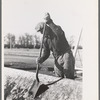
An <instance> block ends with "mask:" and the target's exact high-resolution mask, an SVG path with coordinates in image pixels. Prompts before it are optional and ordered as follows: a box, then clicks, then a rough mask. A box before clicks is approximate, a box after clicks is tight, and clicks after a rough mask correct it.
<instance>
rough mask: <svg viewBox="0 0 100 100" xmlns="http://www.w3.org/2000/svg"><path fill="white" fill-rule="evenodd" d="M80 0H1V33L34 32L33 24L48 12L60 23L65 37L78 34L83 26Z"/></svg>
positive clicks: (17, 35) (82, 11) (41, 19)
mask: <svg viewBox="0 0 100 100" xmlns="http://www.w3.org/2000/svg"><path fill="white" fill-rule="evenodd" d="M83 6H84V5H83V1H82V0H3V1H2V12H3V14H2V16H3V17H2V18H3V20H2V21H3V34H4V35H6V34H7V33H12V34H15V36H16V37H19V36H20V35H22V34H24V33H29V34H36V31H35V29H34V28H35V26H36V25H37V24H38V23H39V22H41V21H44V20H43V18H44V14H45V12H49V13H50V15H51V18H52V19H53V21H54V23H55V24H57V25H60V26H61V27H62V29H63V30H64V32H65V35H66V37H67V38H69V37H70V36H72V35H73V36H75V37H76V36H79V33H80V31H81V29H82V28H83V26H84V20H83V19H84V17H83V14H84V11H85V9H84V7H83Z"/></svg>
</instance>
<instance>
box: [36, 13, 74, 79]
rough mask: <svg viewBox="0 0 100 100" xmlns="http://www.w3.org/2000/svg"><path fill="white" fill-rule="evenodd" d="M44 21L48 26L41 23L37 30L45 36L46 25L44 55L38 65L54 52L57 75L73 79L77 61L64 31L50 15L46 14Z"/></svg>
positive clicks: (39, 59)
mask: <svg viewBox="0 0 100 100" xmlns="http://www.w3.org/2000/svg"><path fill="white" fill-rule="evenodd" d="M44 19H45V23H46V24H45V23H44V22H41V23H39V24H38V25H37V26H36V28H35V29H36V30H37V32H41V34H43V28H44V26H45V25H46V26H45V35H44V40H43V49H44V50H43V55H42V56H41V57H40V58H38V60H37V63H40V64H41V63H43V62H44V61H45V60H46V59H47V58H48V57H49V55H50V51H52V52H53V56H54V71H55V75H56V76H58V77H66V78H70V79H73V78H74V64H75V60H74V57H73V54H72V51H71V48H70V46H69V44H68V42H67V40H66V38H65V34H64V31H63V30H62V29H61V27H60V26H58V25H55V24H54V22H53V20H52V19H51V17H50V14H49V13H46V15H45V18H44Z"/></svg>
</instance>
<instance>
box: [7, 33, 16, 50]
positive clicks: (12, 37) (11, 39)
mask: <svg viewBox="0 0 100 100" xmlns="http://www.w3.org/2000/svg"><path fill="white" fill-rule="evenodd" d="M6 37H7V45H8V47H10V48H12V47H14V46H15V35H13V34H11V33H8V34H7V36H6Z"/></svg>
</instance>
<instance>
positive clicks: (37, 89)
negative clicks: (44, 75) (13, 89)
mask: <svg viewBox="0 0 100 100" xmlns="http://www.w3.org/2000/svg"><path fill="white" fill-rule="evenodd" d="M45 26H46V24H44V29H43V39H42V45H41V48H40V55H39V57H41V54H42V48H43V40H44V33H45ZM39 66H40V64H39V63H38V64H37V69H36V80H34V82H33V84H32V86H31V88H30V90H29V95H32V96H33V97H34V98H36V97H37V96H38V95H39V94H41V93H42V92H44V91H46V90H47V89H48V86H47V85H44V84H42V83H41V82H40V81H39V78H38V73H39Z"/></svg>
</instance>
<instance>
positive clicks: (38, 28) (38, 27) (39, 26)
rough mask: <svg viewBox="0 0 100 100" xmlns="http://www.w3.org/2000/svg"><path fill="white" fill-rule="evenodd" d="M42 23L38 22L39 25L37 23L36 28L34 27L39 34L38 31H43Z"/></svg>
mask: <svg viewBox="0 0 100 100" xmlns="http://www.w3.org/2000/svg"><path fill="white" fill-rule="evenodd" d="M44 24H45V23H44V22H40V23H38V24H37V25H36V27H35V30H36V31H37V32H39V31H41V30H42V29H43V27H44Z"/></svg>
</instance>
